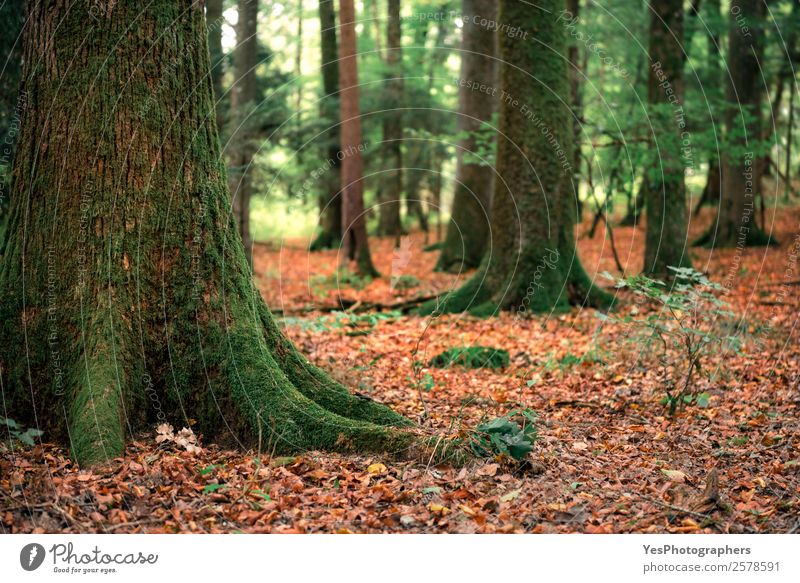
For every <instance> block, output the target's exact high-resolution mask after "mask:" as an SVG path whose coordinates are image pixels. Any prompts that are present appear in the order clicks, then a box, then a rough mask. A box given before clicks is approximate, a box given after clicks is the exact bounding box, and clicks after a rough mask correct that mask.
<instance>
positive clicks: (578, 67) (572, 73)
mask: <svg viewBox="0 0 800 583" xmlns="http://www.w3.org/2000/svg"><path fill="white" fill-rule="evenodd" d="M580 10H581V3H580V0H567V12H568V13H569V14H570V15H571V16H572V18H579V17H580ZM567 54H568V55H569V65H570V66H569V102H570V105H571V106H572V116H573V117H572V167H573V168H574V170H573V172H574V176H573V180H574V181H575V188H576V189H577V190H578V192H579V193H580V176H581V132H582V127H581V126H582V121H581V120H582V118H583V76H584V74H585V67H584V63H583V62H582V61H581V52H580V48H579V46H578V40H577V39H573V40H572V41H571V42H570V43H569V51H568V53H567ZM582 211H583V204H582V203H581V199H580V198H578V221H579V222H580V217H581V215H582Z"/></svg>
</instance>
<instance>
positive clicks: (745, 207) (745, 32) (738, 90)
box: [698, 0, 773, 247]
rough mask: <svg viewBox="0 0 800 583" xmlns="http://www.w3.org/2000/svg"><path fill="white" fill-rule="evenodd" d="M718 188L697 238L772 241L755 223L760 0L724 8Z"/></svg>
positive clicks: (738, 0)
mask: <svg viewBox="0 0 800 583" xmlns="http://www.w3.org/2000/svg"><path fill="white" fill-rule="evenodd" d="M729 13H730V22H729V26H730V29H729V32H728V71H729V74H730V78H729V82H728V87H727V101H728V103H727V104H726V108H725V127H726V130H727V138H728V144H727V145H726V148H725V152H724V153H723V155H722V167H721V170H722V193H721V199H720V205H719V211H718V213H717V218H716V220H715V221H714V223H713V224H712V225H711V228H710V229H709V231H708V233H706V235H704V236H703V237H701V239H700V241H698V243H700V244H704V245H707V246H709V247H744V246H757V245H767V244H770V243H772V242H773V241H772V239H771V238H770V236H769V235H767V234H766V233H764V232H763V231H762V230H761V229H760V228H759V227H758V226H757V225H756V223H755V196H756V191H757V190H758V185H759V184H760V182H761V180H760V174H761V169H760V164H758V159H757V157H756V155H755V152H754V150H755V149H756V148H757V144H758V142H760V140H761V86H762V84H763V81H762V77H761V68H760V60H761V57H762V54H763V51H762V46H761V45H762V37H763V34H764V24H765V22H764V14H765V4H764V2H752V1H749V0H732V1H731V5H730V8H729Z"/></svg>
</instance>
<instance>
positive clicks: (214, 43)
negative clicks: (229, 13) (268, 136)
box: [206, 0, 225, 129]
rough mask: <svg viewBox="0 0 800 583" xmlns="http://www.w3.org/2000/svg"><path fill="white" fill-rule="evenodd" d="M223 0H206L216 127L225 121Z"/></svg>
mask: <svg viewBox="0 0 800 583" xmlns="http://www.w3.org/2000/svg"><path fill="white" fill-rule="evenodd" d="M222 12H223V0H206V22H208V53H209V55H210V56H211V84H212V85H213V86H214V103H215V108H216V110H217V128H219V129H222V127H223V126H224V123H225V112H224V110H223V108H222V105H223V103H224V101H223V99H222V96H223V89H222V77H223V75H224V74H225V62H224V61H225V53H224V52H223V50H222V21H223V18H224V17H223V16H222Z"/></svg>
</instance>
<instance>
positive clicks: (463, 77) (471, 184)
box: [436, 0, 500, 272]
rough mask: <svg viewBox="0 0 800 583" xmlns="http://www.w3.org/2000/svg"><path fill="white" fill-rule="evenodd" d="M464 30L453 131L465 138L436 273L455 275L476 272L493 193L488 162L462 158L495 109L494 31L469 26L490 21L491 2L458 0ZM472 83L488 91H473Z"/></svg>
mask: <svg viewBox="0 0 800 583" xmlns="http://www.w3.org/2000/svg"><path fill="white" fill-rule="evenodd" d="M461 11H462V14H464V19H463V20H464V26H463V28H462V31H461V34H462V37H461V73H460V86H459V89H458V111H459V116H458V131H459V133H467V137H465V138H463V139H462V140H461V141H460V143H459V144H458V153H457V158H456V184H455V194H454V196H453V205H452V212H451V215H450V223H449V224H448V226H447V235H446V238H445V240H444V242H443V245H442V252H441V255H439V261H438V263H437V264H436V269H437V270H439V271H453V272H458V271H462V270H464V269H473V268H475V267H478V266H479V265H480V263H481V259H482V258H483V254H484V252H485V251H486V245H487V242H488V239H489V220H490V218H489V213H490V210H491V206H492V189H493V188H494V167H493V166H492V165H491V163H490V162H488V161H486V162H484V163H483V164H480V163H477V162H478V161H477V160H473V159H466V160H465V158H464V156H465V154H466V155H469V154H473V155H474V154H476V150H477V147H476V140H475V133H476V132H478V131H484V132H485V131H487V124H490V123H491V121H492V114H494V112H495V111H496V109H497V103H498V100H499V95H500V88H499V87H497V60H496V58H495V51H494V49H495V44H496V38H495V36H496V35H495V32H494V31H493V30H490V29H488V28H487V27H485V26H479V25H478V24H475V22H474V18H475V16H480V17H484V18H489V19H494V18H495V0H463V2H462V4H461ZM473 84H477V85H478V86H480V85H483V86H485V87H488V89H487V90H486V91H473V90H472V86H473Z"/></svg>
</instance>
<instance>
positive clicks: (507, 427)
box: [469, 409, 537, 461]
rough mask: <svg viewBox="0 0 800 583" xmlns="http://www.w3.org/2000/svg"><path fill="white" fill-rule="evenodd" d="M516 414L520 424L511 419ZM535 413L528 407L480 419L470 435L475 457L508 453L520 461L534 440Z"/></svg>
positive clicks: (507, 454) (531, 448)
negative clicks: (479, 422)
mask: <svg viewBox="0 0 800 583" xmlns="http://www.w3.org/2000/svg"><path fill="white" fill-rule="evenodd" d="M515 417H518V418H520V422H521V423H522V425H520V424H519V423H517V422H516V421H514V418H515ZM536 438H537V433H536V414H535V413H534V412H533V411H532V410H530V409H523V410H522V411H516V410H515V411H511V412H509V413H507V414H506V415H503V416H502V417H498V418H497V419H493V420H492V421H489V422H488V423H481V424H480V425H478V427H477V428H476V429H475V431H474V432H473V433H472V436H471V437H470V442H469V443H470V447H471V448H472V451H473V452H474V453H475V455H477V456H479V457H496V456H508V457H511V458H514V459H515V460H517V461H521V460H523V459H524V458H525V456H527V455H528V454H529V453H530V452H531V451H532V450H533V443H534V442H535V441H536Z"/></svg>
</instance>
